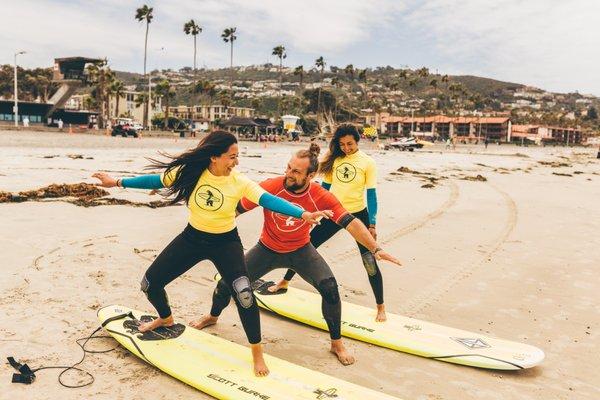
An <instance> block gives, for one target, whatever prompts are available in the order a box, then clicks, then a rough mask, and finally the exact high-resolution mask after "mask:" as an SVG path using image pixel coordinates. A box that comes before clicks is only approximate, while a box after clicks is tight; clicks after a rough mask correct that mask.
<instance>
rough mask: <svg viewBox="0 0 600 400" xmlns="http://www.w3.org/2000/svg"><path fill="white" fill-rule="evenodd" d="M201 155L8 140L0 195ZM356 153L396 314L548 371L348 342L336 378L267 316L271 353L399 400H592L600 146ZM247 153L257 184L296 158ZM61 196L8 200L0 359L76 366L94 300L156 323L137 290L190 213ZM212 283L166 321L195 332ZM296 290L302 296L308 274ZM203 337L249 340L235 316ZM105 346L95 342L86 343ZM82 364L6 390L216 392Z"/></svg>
mask: <svg viewBox="0 0 600 400" xmlns="http://www.w3.org/2000/svg"><path fill="white" fill-rule="evenodd" d="M195 143H196V142H195V141H194V140H190V139H183V140H182V139H175V138H173V139H170V138H144V139H141V140H138V139H131V138H128V139H125V138H112V137H105V136H87V135H68V134H55V133H52V134H51V133H39V132H36V133H31V132H30V133H28V132H2V131H0V159H1V160H2V164H1V165H2V168H1V169H0V192H9V193H12V194H16V193H18V192H22V191H28V190H34V189H38V188H40V187H44V186H48V185H50V184H53V183H56V184H76V183H81V182H86V183H94V180H93V179H92V178H91V177H90V176H91V174H92V173H93V172H95V171H107V172H108V173H110V174H113V175H114V176H127V175H133V174H139V173H144V172H145V170H144V167H145V165H147V163H148V162H147V160H146V157H156V156H158V151H166V152H169V153H177V152H180V151H182V150H184V149H186V148H189V147H191V146H194V145H195ZM323 147H324V146H323ZM363 147H364V148H365V149H366V151H367V152H368V153H369V154H371V155H372V156H373V157H374V158H375V160H376V161H377V163H378V166H379V179H378V180H379V189H378V196H379V201H380V205H379V210H380V211H379V217H378V220H379V224H378V233H379V238H380V242H382V243H383V244H384V248H385V249H387V250H389V251H390V252H393V253H394V254H396V255H397V256H398V257H399V258H400V259H401V260H402V261H403V263H404V266H403V267H402V268H398V267H395V266H392V265H390V264H382V265H381V268H382V273H383V276H384V286H385V298H386V305H387V310H388V312H390V313H397V314H404V315H409V316H412V317H415V318H419V319H424V320H428V321H432V322H436V323H438V324H443V325H447V326H452V327H457V328H462V329H466V330H470V331H473V332H482V333H485V334H486V335H491V336H497V337H500V338H504V339H509V340H514V341H520V342H525V343H529V344H532V345H535V346H538V347H540V348H542V349H543V350H544V351H545V352H546V360H545V361H544V362H543V363H542V365H540V366H539V367H536V368H534V369H531V370H526V371H517V372H501V371H489V370H479V369H475V368H470V367H464V366H460V365H453V364H449V363H444V362H439V361H432V360H428V359H424V358H421V357H417V356H412V355H409V354H404V353H399V352H395V351H392V350H388V349H384V348H379V347H376V346H373V345H369V344H365V343H362V342H358V341H354V340H350V339H347V345H348V347H349V349H350V350H351V351H352V352H353V353H354V355H355V356H356V358H357V362H356V364H355V365H353V366H350V367H343V366H341V365H340V364H339V363H338V362H337V361H336V359H335V358H334V357H333V356H332V355H330V354H329V353H328V352H327V348H328V347H327V346H328V342H329V339H328V334H327V333H326V332H323V331H320V330H317V329H313V328H310V327H307V326H304V325H302V324H299V323H295V322H292V321H289V320H286V319H283V318H279V317H276V316H274V315H272V314H269V313H265V312H262V313H261V320H262V326H263V328H262V330H263V336H264V341H265V343H266V346H265V350H266V352H268V353H269V354H272V355H274V356H277V357H280V358H283V359H286V360H288V361H291V362H294V363H296V364H299V365H302V366H305V367H308V368H313V369H315V370H318V371H321V372H324V373H327V374H330V375H332V376H335V377H338V378H341V379H345V380H348V381H352V382H355V383H357V384H360V385H362V386H365V387H369V388H372V389H375V390H379V391H382V392H385V393H388V394H390V395H394V396H397V397H398V398H402V399H405V400H411V399H418V400H442V399H443V400H446V399H448V400H449V399H458V398H460V399H462V400H471V399H494V400H495V399H498V400H501V399H502V400H504V399H524V400H530V399H531V400H538V399H539V400H542V399H544V400H547V399H590V400H592V399H598V398H600V389H599V382H600V372H598V371H599V370H600V357H599V356H598V350H599V346H598V343H600V340H599V334H598V332H599V329H600V309H599V308H598V304H599V303H600V302H599V300H600V294H599V289H600V274H599V271H598V268H599V265H600V251H599V249H600V235H599V234H598V232H599V231H600V206H599V204H598V199H600V161H599V160H596V159H595V153H596V150H595V149H583V148H574V149H571V148H559V147H557V148H537V147H528V148H522V147H515V146H495V145H494V146H492V145H490V146H489V148H488V149H484V148H483V146H458V147H457V149H456V150H455V151H446V150H445V149H444V147H443V146H440V147H437V146H435V147H433V148H427V149H426V151H416V152H414V153H409V152H399V151H382V150H378V149H376V148H374V146H373V145H372V144H367V143H365V145H364V146H363ZM240 148H241V150H242V155H241V158H240V164H241V165H240V167H239V169H240V170H241V171H243V172H245V173H247V174H248V175H249V176H250V177H251V178H253V179H255V180H261V179H264V178H267V177H271V176H275V175H277V174H280V173H282V172H283V170H284V166H285V162H286V160H287V159H288V157H289V154H290V153H291V152H292V151H293V150H294V149H297V148H299V146H298V145H289V144H278V145H274V144H269V145H268V146H267V147H266V148H263V146H261V145H258V144H257V143H241V145H240ZM79 156H81V157H79ZM482 178H483V179H482ZM108 192H109V195H108V197H110V198H116V199H124V200H128V201H130V202H136V203H150V202H152V201H157V200H160V199H161V198H160V197H159V196H157V195H155V196H150V195H148V193H147V192H145V191H142V190H124V189H109V190H108ZM69 200H72V199H69V198H63V199H60V198H59V199H56V198H49V199H38V200H35V201H26V202H5V203H1V204H0V221H2V224H1V225H2V235H1V236H0V251H1V252H2V254H3V259H4V260H3V261H4V262H3V268H2V272H3V273H2V275H1V277H0V307H1V310H2V312H1V313H0V341H1V342H2V349H3V352H2V353H3V355H4V356H8V355H14V356H15V357H16V358H19V359H24V360H26V361H27V362H29V363H30V365H31V366H32V367H37V366H39V365H55V364H71V363H74V362H76V361H78V360H79V359H80V357H81V350H80V349H79V347H77V345H76V344H75V342H74V341H75V339H77V338H80V337H85V336H87V335H88V334H89V333H91V332H92V331H93V329H95V327H97V325H98V322H97V319H96V310H97V309H98V308H99V307H101V306H103V305H109V304H114V303H121V304H125V305H128V306H131V307H133V308H138V309H142V310H148V311H151V310H152V308H151V306H150V304H149V303H148V302H147V300H146V299H145V297H144V296H143V294H142V292H140V290H139V281H140V279H141V277H142V274H143V272H144V271H145V269H146V268H147V267H148V265H149V263H150V262H151V260H152V259H153V258H154V257H155V256H156V255H157V254H158V252H160V250H161V249H162V248H164V247H165V246H166V245H167V244H168V243H169V241H170V240H171V239H172V238H173V237H174V236H175V235H177V234H178V233H179V232H180V231H181V230H182V229H183V227H184V226H185V224H186V221H187V210H186V209H185V207H183V206H172V207H163V208H149V207H133V206H131V205H98V206H93V207H83V206H81V205H76V204H73V202H72V201H71V202H69ZM238 225H239V229H240V235H241V237H242V241H243V243H244V247H246V248H250V247H251V246H252V245H254V244H255V243H256V241H257V239H258V236H259V234H260V230H259V227H260V226H261V225H262V213H261V212H259V211H254V212H251V213H248V214H245V215H243V216H242V217H240V219H239V222H238ZM320 251H321V252H322V254H323V255H324V256H325V258H326V259H327V260H328V262H329V263H330V265H331V267H332V269H333V271H334V273H336V275H337V277H338V281H339V283H340V285H341V287H340V293H341V295H342V298H343V299H344V300H345V301H349V302H353V303H357V304H361V305H365V306H374V300H373V297H372V294H371V291H370V287H369V284H368V280H367V278H366V273H365V271H364V269H363V267H362V263H361V260H360V257H359V255H358V253H357V251H356V250H355V245H354V242H353V241H352V239H351V238H350V236H349V235H347V234H344V233H343V232H342V233H340V234H338V235H337V236H335V237H334V238H333V239H332V240H330V241H329V242H328V243H327V244H326V245H324V246H323V247H322V248H321V249H320ZM214 273H215V268H214V267H213V266H212V264H210V263H209V262H202V263H200V264H199V265H198V266H196V267H195V268H193V269H192V270H191V271H190V272H189V273H187V274H185V275H184V276H183V277H182V278H181V279H178V280H176V281H175V282H173V283H172V284H171V285H170V286H169V287H168V289H167V290H168V292H169V296H170V299H171V303H172V305H173V310H174V315H175V317H176V319H178V320H180V321H183V322H187V321H189V320H191V319H192V318H195V317H197V316H199V315H201V314H204V313H206V312H208V309H209V306H210V300H211V293H212V289H213V282H212V277H213V275H214ZM282 274H283V270H281V272H274V273H272V274H270V275H269V277H270V278H272V279H276V278H279V277H280V276H281V275H282ZM293 285H294V286H297V287H301V288H305V289H307V290H312V288H310V286H309V285H308V284H306V283H305V282H303V281H301V279H296V280H294V282H293ZM207 331H208V332H210V333H212V334H216V335H218V336H220V337H223V338H227V339H229V340H232V341H234V342H237V343H240V344H246V340H245V335H244V333H243V331H242V329H241V327H240V322H239V318H238V316H237V313H236V310H235V307H229V308H228V309H227V310H226V311H224V313H223V315H222V317H221V319H220V321H219V323H218V325H217V326H214V327H210V328H207ZM112 345H114V342H113V341H112V340H110V339H104V340H99V341H97V342H96V343H93V345H92V348H94V349H102V348H109V347H111V346H112ZM199 362H201V360H199ZM83 368H84V369H86V370H88V371H90V372H92V373H93V374H94V376H95V379H96V381H95V382H94V384H92V385H91V386H88V387H86V388H83V389H66V388H63V387H61V386H60V385H59V384H58V382H57V381H56V376H57V372H56V371H40V372H39V374H38V378H37V380H36V382H35V383H34V384H33V385H30V386H25V385H16V384H11V383H10V375H11V374H12V372H13V370H12V369H11V368H10V367H9V366H8V365H7V364H3V367H2V371H3V374H2V375H3V377H4V378H3V379H2V380H0V392H1V393H7V394H8V393H10V397H11V398H12V399H36V400H37V399H57V398H61V399H88V398H94V399H114V398H117V399H139V398H142V396H143V395H151V397H152V398H153V399H189V398H198V399H202V398H209V397H208V396H206V395H204V394H202V393H201V392H199V391H197V390H195V389H193V388H191V387H189V386H187V385H185V384H183V383H181V382H179V381H177V380H175V379H173V378H171V377H169V376H168V375H166V374H164V373H162V372H160V371H158V370H156V369H154V368H153V367H150V366H148V365H146V364H145V363H144V362H142V361H141V360H139V359H137V358H136V357H135V356H133V355H131V354H129V353H128V352H127V351H125V350H123V349H121V348H119V349H117V350H116V351H114V352H110V353H106V354H98V355H88V356H87V358H86V360H85V362H84V363H83ZM67 380H69V381H70V382H74V381H77V379H76V378H71V379H68V378H67Z"/></svg>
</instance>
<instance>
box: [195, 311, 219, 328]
mask: <svg viewBox="0 0 600 400" xmlns="http://www.w3.org/2000/svg"><path fill="white" fill-rule="evenodd" d="M218 320H219V317H213V316H212V315H210V314H209V315H203V316H202V317H201V318H200V319H197V320H195V321H192V322H190V326H191V327H192V328H196V329H204V328H206V327H207V326H211V325H214V324H216V323H217V321H218Z"/></svg>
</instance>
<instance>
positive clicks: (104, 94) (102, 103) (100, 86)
mask: <svg viewBox="0 0 600 400" xmlns="http://www.w3.org/2000/svg"><path fill="white" fill-rule="evenodd" d="M87 71H88V77H89V78H88V79H89V81H90V83H92V85H94V89H93V90H92V96H93V97H94V99H95V103H96V104H97V105H98V106H99V107H100V110H99V113H98V125H99V126H100V127H101V128H104V127H105V126H106V120H107V113H108V106H107V103H108V98H109V96H110V85H111V82H112V80H113V79H114V73H113V72H112V71H111V70H110V68H109V67H108V66H107V65H106V62H104V63H103V64H100V65H98V64H89V65H88V67H87Z"/></svg>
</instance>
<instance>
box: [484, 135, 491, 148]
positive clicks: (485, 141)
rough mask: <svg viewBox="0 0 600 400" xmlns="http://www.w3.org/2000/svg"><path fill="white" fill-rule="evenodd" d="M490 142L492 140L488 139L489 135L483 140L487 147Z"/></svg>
mask: <svg viewBox="0 0 600 400" xmlns="http://www.w3.org/2000/svg"><path fill="white" fill-rule="evenodd" d="M489 143H490V141H489V140H488V138H487V136H486V137H485V140H484V141H483V144H484V145H485V148H486V149H487V147H488V144H489Z"/></svg>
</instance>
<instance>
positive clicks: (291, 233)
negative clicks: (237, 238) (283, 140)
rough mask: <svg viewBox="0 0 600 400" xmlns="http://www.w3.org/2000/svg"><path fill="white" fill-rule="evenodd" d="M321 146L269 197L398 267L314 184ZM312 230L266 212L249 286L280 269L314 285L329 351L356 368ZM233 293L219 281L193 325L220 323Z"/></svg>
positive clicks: (241, 207) (291, 168)
mask: <svg viewBox="0 0 600 400" xmlns="http://www.w3.org/2000/svg"><path fill="white" fill-rule="evenodd" d="M318 155H319V146H318V145H316V144H314V143H313V144H311V147H310V149H309V150H300V151H298V152H296V153H295V154H294V155H293V156H292V158H291V160H290V161H289V163H288V165H287V169H286V172H285V176H279V177H277V178H271V179H267V180H265V181H263V182H262V183H261V184H260V186H262V187H263V188H264V189H265V190H266V191H267V192H269V193H271V194H274V195H276V196H279V197H281V198H283V199H286V200H288V201H289V202H291V203H293V204H295V205H297V206H299V207H301V208H303V209H304V210H306V211H318V210H320V211H324V210H328V215H329V217H330V218H331V220H332V221H333V222H335V223H337V224H339V225H340V226H342V227H344V228H345V229H346V230H347V231H348V232H350V234H351V235H352V236H353V237H354V238H355V239H356V240H357V241H358V242H360V243H361V244H363V245H364V246H365V247H366V248H368V249H371V251H372V252H373V254H374V255H375V257H376V258H377V259H382V260H387V261H390V262H393V263H395V264H398V265H400V262H399V261H398V260H397V259H396V258H394V257H393V256H392V255H390V254H388V253H386V252H384V251H383V250H382V249H381V248H380V247H379V246H378V245H377V242H376V241H375V239H373V236H372V235H371V234H370V233H369V230H368V229H367V228H366V227H365V225H364V224H363V223H362V222H361V221H360V220H359V219H357V218H355V217H354V216H353V215H352V214H350V213H349V212H347V211H346V210H345V209H344V207H342V205H341V204H340V202H339V201H338V200H337V198H336V197H335V196H334V195H333V194H331V192H329V191H328V190H326V189H324V188H323V187H321V185H319V184H318V183H316V182H312V179H313V178H314V177H315V175H316V172H317V169H318V165H319V164H318ZM255 207H256V204H254V203H252V202H251V201H249V200H248V199H246V198H244V199H242V200H241V201H240V202H239V204H238V208H237V209H238V212H239V213H240V214H241V213H244V212H246V211H250V210H251V209H253V208H255ZM310 228H311V226H310V225H309V224H307V223H306V222H304V221H303V220H301V219H296V218H293V217H287V216H284V215H281V214H278V213H274V212H272V211H269V210H267V209H265V210H264V226H263V230H262V234H261V237H260V240H259V242H258V244H256V245H255V246H254V247H253V248H252V249H250V250H249V251H248V252H247V253H246V255H245V258H246V266H247V268H248V277H249V278H250V280H251V281H255V280H256V279H259V278H261V277H262V276H264V275H265V274H267V273H268V272H270V271H272V270H274V269H276V268H291V269H293V270H295V271H296V272H297V273H298V274H300V276H301V277H302V278H304V280H306V281H307V282H308V283H310V284H311V285H312V286H313V287H314V288H315V289H316V290H317V291H318V292H319V293H320V294H321V297H322V302H321V310H322V312H323V317H324V318H325V321H326V322H327V327H328V328H329V334H330V337H331V349H330V351H331V352H332V353H334V354H335V355H336V356H337V358H338V360H339V361H340V362H341V363H342V364H343V365H350V364H353V363H354V357H353V356H352V355H350V354H349V353H348V351H347V350H346V348H345V347H344V343H343V342H342V339H341V310H342V306H341V300H340V295H339V292H338V286H337V281H336V279H335V277H334V276H333V273H332V272H331V269H330V268H329V265H327V262H326V261H325V260H324V259H323V257H321V255H320V254H319V253H318V252H317V250H316V249H315V247H314V246H313V245H312V244H311V243H310ZM230 298H231V292H230V291H229V288H228V287H227V285H225V284H224V283H223V281H222V280H221V281H219V282H218V284H217V287H216V288H215V291H214V294H213V304H212V307H211V310H210V315H205V316H203V317H202V318H200V319H199V320H197V321H194V322H192V323H191V324H190V325H191V326H193V327H195V328H197V329H202V328H204V327H206V326H209V325H213V324H215V323H216V322H217V320H218V318H219V315H220V314H221V312H222V311H223V309H224V308H225V307H227V305H228V304H229V301H230Z"/></svg>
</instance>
